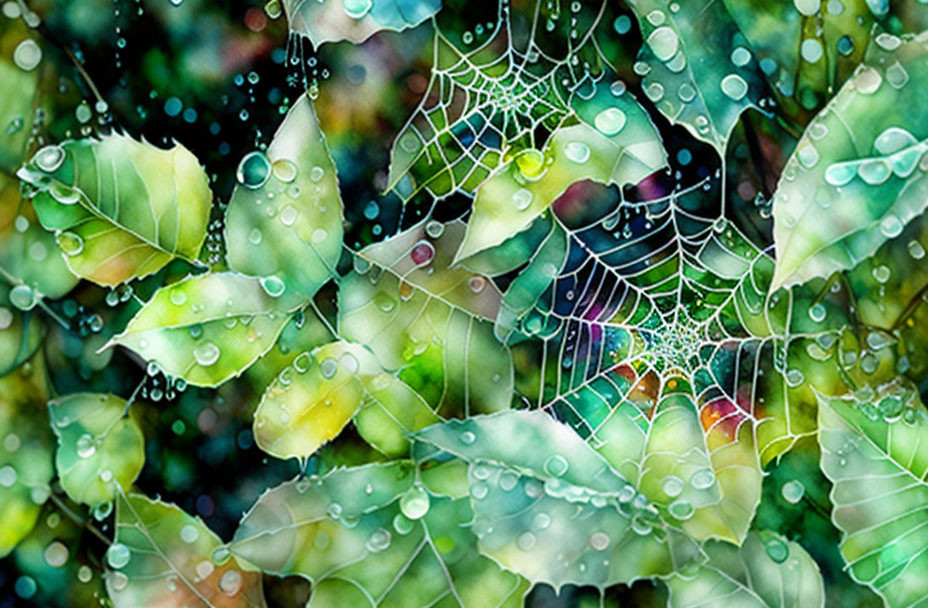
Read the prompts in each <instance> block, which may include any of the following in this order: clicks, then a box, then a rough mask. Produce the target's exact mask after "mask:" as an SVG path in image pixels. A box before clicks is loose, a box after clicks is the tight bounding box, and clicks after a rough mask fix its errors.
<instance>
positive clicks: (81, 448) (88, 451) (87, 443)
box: [75, 433, 97, 458]
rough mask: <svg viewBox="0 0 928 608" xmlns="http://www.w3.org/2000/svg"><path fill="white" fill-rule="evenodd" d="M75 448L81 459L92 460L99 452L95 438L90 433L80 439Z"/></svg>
mask: <svg viewBox="0 0 928 608" xmlns="http://www.w3.org/2000/svg"><path fill="white" fill-rule="evenodd" d="M75 447H76V450H77V455H78V457H79V458H90V457H91V456H93V455H94V454H95V453H96V452H97V445H96V443H95V442H94V440H93V436H92V435H90V434H88V433H84V434H83V435H81V436H80V437H78V439H77V443H76V446H75Z"/></svg>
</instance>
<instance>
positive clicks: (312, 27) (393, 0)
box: [283, 0, 441, 48]
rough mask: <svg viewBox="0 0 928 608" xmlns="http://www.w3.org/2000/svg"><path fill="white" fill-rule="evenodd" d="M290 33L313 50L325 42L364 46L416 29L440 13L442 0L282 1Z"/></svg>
mask: <svg viewBox="0 0 928 608" xmlns="http://www.w3.org/2000/svg"><path fill="white" fill-rule="evenodd" d="M283 5H284V10H285V11H286V12H287V18H288V20H289V22H290V31H291V32H293V33H295V34H303V35H304V36H307V37H308V38H309V40H310V42H312V44H313V48H319V46H320V45H322V44H324V43H326V42H341V41H343V40H347V41H349V42H352V43H354V44H358V43H361V42H364V41H365V40H367V39H368V38H370V37H371V36H373V35H374V34H376V33H377V32H381V31H384V30H390V31H394V32H401V31H403V30H405V29H407V28H410V27H415V26H417V25H419V24H420V23H422V22H423V21H425V20H426V19H428V18H429V17H432V16H433V15H434V14H435V13H437V12H438V11H439V10H440V9H441V0H412V1H411V2H409V1H401V0H329V1H328V2H313V1H311V0H283Z"/></svg>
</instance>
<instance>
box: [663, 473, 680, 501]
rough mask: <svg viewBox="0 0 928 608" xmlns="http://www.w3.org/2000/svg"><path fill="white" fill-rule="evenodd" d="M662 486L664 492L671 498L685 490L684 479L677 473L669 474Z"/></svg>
mask: <svg viewBox="0 0 928 608" xmlns="http://www.w3.org/2000/svg"><path fill="white" fill-rule="evenodd" d="M662 487H663V490H664V494H666V495H667V496H669V497H670V498H674V497H675V496H679V495H680V492H682V491H683V480H682V479H680V478H679V477H677V476H676V475H668V476H667V477H665V478H664V482H663V486H662Z"/></svg>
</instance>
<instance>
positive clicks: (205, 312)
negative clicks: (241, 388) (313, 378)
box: [111, 272, 303, 386]
mask: <svg viewBox="0 0 928 608" xmlns="http://www.w3.org/2000/svg"><path fill="white" fill-rule="evenodd" d="M302 301H303V297H302V296H301V294H299V293H295V292H294V290H293V289H290V288H287V287H286V285H284V283H283V282H282V281H280V280H279V279H276V278H275V277H269V278H267V279H258V278H255V277H247V276H244V275H240V274H236V273H233V272H223V273H208V274H202V275H198V276H189V277H187V278H185V279H183V280H181V281H178V282H177V283H174V284H172V285H168V286H166V287H162V288H161V289H159V290H158V291H157V292H156V293H155V295H154V296H152V298H151V300H149V301H148V302H146V304H145V306H143V307H142V309H141V310H140V311H139V312H138V313H137V314H136V315H135V316H134V317H133V318H132V320H130V321H129V324H128V325H127V326H126V329H125V331H123V332H122V333H121V334H119V335H117V336H115V337H114V338H113V340H112V341H111V343H112V344H119V345H122V346H125V347H126V348H130V349H132V350H133V351H135V352H136V353H138V354H139V356H141V357H143V358H144V359H146V360H148V361H155V362H156V363H157V364H158V366H159V367H160V368H161V369H162V370H163V371H164V372H165V373H166V374H168V375H170V376H174V377H177V378H184V379H185V380H186V381H187V382H189V383H191V384H195V385H197V386H217V385H219V384H222V383H223V382H225V381H226V380H228V379H229V378H232V377H233V376H238V375H239V374H241V373H242V372H243V371H244V370H245V369H246V368H247V367H248V366H249V365H251V364H252V363H254V361H255V360H256V359H257V358H258V357H260V356H261V355H263V354H264V353H265V352H267V350H268V349H270V348H271V347H272V346H273V345H274V343H275V341H276V340H277V336H278V335H279V334H280V332H281V330H282V329H283V327H284V325H285V324H286V323H287V320H288V319H289V313H291V312H293V311H294V310H296V309H298V308H299V307H300V305H301V304H302Z"/></svg>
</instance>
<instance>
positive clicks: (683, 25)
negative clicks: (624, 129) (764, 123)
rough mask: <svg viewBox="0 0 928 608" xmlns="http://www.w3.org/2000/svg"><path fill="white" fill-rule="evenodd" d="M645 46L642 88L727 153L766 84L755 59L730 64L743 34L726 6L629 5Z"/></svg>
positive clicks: (706, 0) (639, 1)
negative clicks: (743, 117)
mask: <svg viewBox="0 0 928 608" xmlns="http://www.w3.org/2000/svg"><path fill="white" fill-rule="evenodd" d="M629 4H630V5H631V8H632V10H634V11H635V15H636V16H637V17H638V23H639V25H640V26H641V35H642V38H644V41H645V42H644V45H643V46H642V48H641V51H640V53H639V54H638V58H639V64H636V65H640V67H636V71H638V73H639V74H643V75H644V78H643V80H642V83H641V84H642V88H643V89H644V92H645V94H646V95H647V96H648V98H649V99H650V100H651V101H652V102H654V104H655V105H656V106H657V109H658V110H660V111H661V113H662V114H664V116H666V117H667V118H669V119H670V120H671V121H673V122H674V123H677V124H681V125H683V126H684V127H686V129H687V130H688V131H689V132H690V133H692V134H693V136H694V137H696V138H697V139H700V140H702V141H704V142H706V143H708V144H711V145H712V146H713V147H715V149H716V150H717V151H718V152H719V155H720V156H724V155H725V145H726V143H727V142H728V137H729V135H730V134H731V130H732V129H733V128H734V126H735V123H736V122H737V121H738V117H739V116H740V115H741V113H742V112H744V111H745V110H747V109H748V108H753V107H758V104H759V101H760V99H761V96H762V95H763V92H764V80H763V78H762V76H761V74H760V70H759V68H758V65H757V61H756V60H755V59H753V58H748V60H747V62H746V63H744V64H743V65H740V66H739V65H736V64H735V63H733V62H732V59H731V57H732V52H733V51H734V50H735V49H736V48H737V47H739V46H742V45H743V40H744V38H743V36H742V35H741V33H740V32H739V31H738V27H737V25H736V24H735V22H734V20H733V19H732V17H731V15H730V14H729V13H728V10H727V9H726V8H725V4H724V3H723V2H716V1H715V0H693V1H690V2H680V3H676V4H673V5H672V7H671V8H670V10H667V4H666V3H664V2H661V1H659V0H634V1H633V2H630V3H629Z"/></svg>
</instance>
